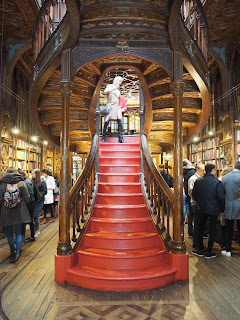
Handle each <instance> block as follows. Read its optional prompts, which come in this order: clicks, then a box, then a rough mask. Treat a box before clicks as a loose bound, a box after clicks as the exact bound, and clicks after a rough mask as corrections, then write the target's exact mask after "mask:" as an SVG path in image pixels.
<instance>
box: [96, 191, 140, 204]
mask: <svg viewBox="0 0 240 320" xmlns="http://www.w3.org/2000/svg"><path fill="white" fill-rule="evenodd" d="M95 203H96V204H109V205H110V204H111V205H115V204H143V203H145V202H144V197H143V194H142V193H130V194H128V193H125V194H124V193H122V194H114V193H113V194H111V193H98V194H97V197H96V202H95Z"/></svg>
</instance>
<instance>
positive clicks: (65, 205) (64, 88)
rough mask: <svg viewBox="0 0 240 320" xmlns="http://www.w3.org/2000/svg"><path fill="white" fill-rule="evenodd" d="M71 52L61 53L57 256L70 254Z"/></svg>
mask: <svg viewBox="0 0 240 320" xmlns="http://www.w3.org/2000/svg"><path fill="white" fill-rule="evenodd" d="M70 57H71V50H66V51H64V52H63V53H62V70H61V73H62V80H61V94H62V131H61V139H60V140H61V141H60V150H61V172H60V206H59V243H58V248H57V254H58V255H69V254H71V253H72V246H71V242H70V198H69V191H70V188H71V185H70V183H71V167H70V151H69V147H70V134H69V132H70V96H71V93H72V82H71V81H70V65H71V63H70Z"/></svg>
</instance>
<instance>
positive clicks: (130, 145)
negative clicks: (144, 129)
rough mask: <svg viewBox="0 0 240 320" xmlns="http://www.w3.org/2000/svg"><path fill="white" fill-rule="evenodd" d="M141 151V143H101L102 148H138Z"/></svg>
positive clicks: (124, 149)
mask: <svg viewBox="0 0 240 320" xmlns="http://www.w3.org/2000/svg"><path fill="white" fill-rule="evenodd" d="M136 149H138V150H139V151H140V144H139V143H100V150H122V151H128V150H136Z"/></svg>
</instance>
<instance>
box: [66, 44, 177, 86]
mask: <svg viewBox="0 0 240 320" xmlns="http://www.w3.org/2000/svg"><path fill="white" fill-rule="evenodd" d="M126 45H127V42H126ZM149 47H150V48H145V47H131V48H125V49H124V48H123V50H120V49H117V48H106V49H103V48H99V47H94V48H87V47H86V48H80V47H76V48H74V49H73V50H72V56H71V63H72V66H71V79H72V80H73V77H74V75H75V74H76V73H77V70H78V69H79V68H81V67H82V66H83V65H85V64H86V63H89V62H93V61H97V60H99V59H103V58H106V57H110V56H119V55H122V54H128V55H131V56H135V57H137V58H142V59H145V60H148V61H150V62H152V63H156V64H158V65H159V66H161V67H162V68H163V69H164V70H165V71H166V72H167V73H168V74H169V76H170V78H171V79H172V74H173V72H172V70H173V61H172V60H173V53H172V50H170V49H169V48H160V47H159V48H154V46H153V45H151V44H149Z"/></svg>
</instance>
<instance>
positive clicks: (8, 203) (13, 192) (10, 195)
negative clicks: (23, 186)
mask: <svg viewBox="0 0 240 320" xmlns="http://www.w3.org/2000/svg"><path fill="white" fill-rule="evenodd" d="M20 204H21V198H20V191H19V188H18V186H17V184H10V183H8V184H7V189H6V192H5V194H4V196H3V205H4V206H5V207H7V208H9V209H12V208H16V207H19V206H20Z"/></svg>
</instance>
